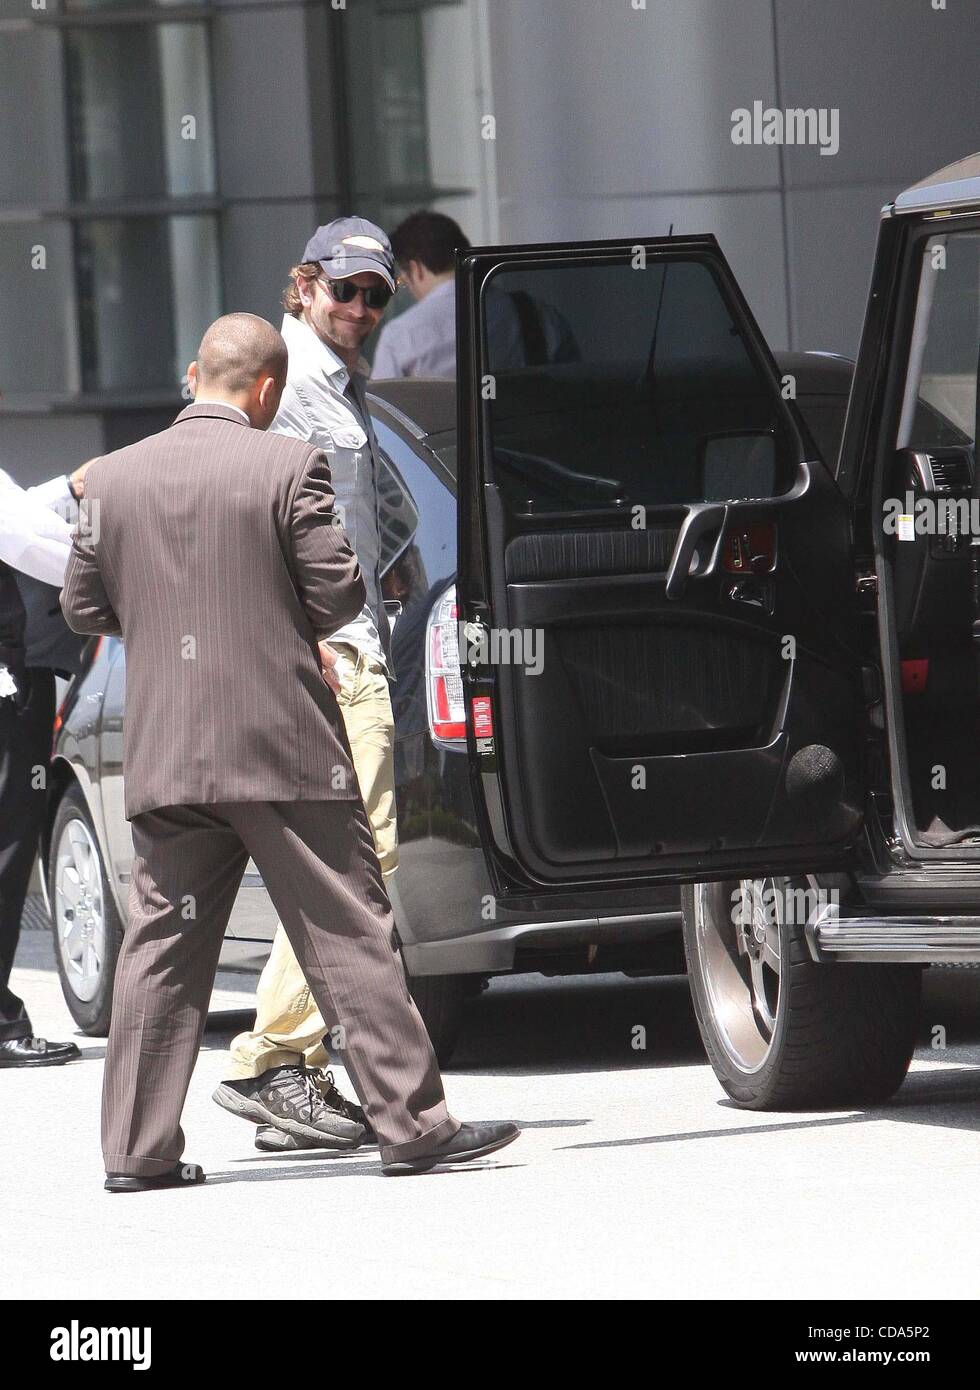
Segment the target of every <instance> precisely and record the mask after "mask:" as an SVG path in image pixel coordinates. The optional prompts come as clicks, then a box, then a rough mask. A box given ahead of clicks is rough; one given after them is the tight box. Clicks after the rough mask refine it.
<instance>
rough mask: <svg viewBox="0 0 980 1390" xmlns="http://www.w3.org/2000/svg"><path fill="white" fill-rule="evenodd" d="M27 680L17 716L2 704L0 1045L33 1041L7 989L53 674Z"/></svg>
mask: <svg viewBox="0 0 980 1390" xmlns="http://www.w3.org/2000/svg"><path fill="white" fill-rule="evenodd" d="M28 674H29V676H30V681H31V690H30V696H29V698H28V701H27V704H26V705H25V706H24V708H23V710H22V711H21V712H20V713H19V714H18V713H17V711H16V709H15V708H14V702H13V700H0V1041H4V1040H8V1039H10V1038H27V1037H30V1035H31V1021H30V1019H29V1018H28V1017H27V1010H26V1009H25V1008H24V1004H23V1001H22V1000H20V999H18V998H17V996H16V994H13V993H11V990H10V988H9V985H10V972H11V970H12V969H13V964H14V956H15V955H16V953H17V938H18V937H19V935H20V919H21V914H22V913H23V911H24V899H25V897H26V896H27V885H28V884H29V883H30V880H31V869H32V867H33V864H34V855H35V852H36V851H37V843H38V836H39V834H40V830H41V822H42V819H43V816H44V803H45V798H46V787H47V781H48V774H49V772H50V767H51V735H52V730H53V728H54V699H55V694H54V692H55V685H54V673H53V672H52V671H46V670H43V669H41V668H38V667H35V668H33V669H32V670H31V671H30V672H29V673H28Z"/></svg>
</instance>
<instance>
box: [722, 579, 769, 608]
mask: <svg viewBox="0 0 980 1390" xmlns="http://www.w3.org/2000/svg"><path fill="white" fill-rule="evenodd" d="M728 597H729V598H730V599H731V600H732V601H733V602H734V603H747V604H748V605H749V607H750V608H760V609H761V610H762V611H763V612H764V613H772V608H773V604H772V584H771V583H770V581H769V580H768V579H758V578H756V577H755V575H746V576H745V578H744V579H736V580H735V581H734V582H733V583H732V584H731V586H730V587H729V590H728Z"/></svg>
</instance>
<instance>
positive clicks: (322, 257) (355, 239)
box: [303, 217, 395, 291]
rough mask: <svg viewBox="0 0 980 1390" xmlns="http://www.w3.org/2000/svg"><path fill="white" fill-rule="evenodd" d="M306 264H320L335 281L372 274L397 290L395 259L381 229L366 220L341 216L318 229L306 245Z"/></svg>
mask: <svg viewBox="0 0 980 1390" xmlns="http://www.w3.org/2000/svg"><path fill="white" fill-rule="evenodd" d="M303 260H304V261H319V262H320V264H321V265H322V266H323V269H324V270H325V271H326V272H327V274H328V275H329V276H330V277H331V278H332V279H334V280H344V279H346V278H347V277H348V276H349V275H359V274H361V273H363V272H364V271H370V272H371V273H373V274H374V275H380V276H381V277H382V279H384V280H386V281H387V282H388V285H389V286H390V287H391V289H392V291H394V289H395V258H394V255H393V254H392V250H391V242H390V241H389V240H388V238H387V237H386V236H385V234H384V232H383V231H382V230H381V228H380V227H376V226H375V225H374V223H373V222H368V221H367V219H366V218H364V217H337V218H335V219H334V220H333V222H328V223H326V225H325V226H323V227H317V229H316V231H315V232H314V233H313V235H312V236H311V237H310V239H309V241H308V242H307V243H306V250H305V251H304V252H303Z"/></svg>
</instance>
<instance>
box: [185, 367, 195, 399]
mask: <svg viewBox="0 0 980 1390" xmlns="http://www.w3.org/2000/svg"><path fill="white" fill-rule="evenodd" d="M187 389H188V390H189V391H190V393H191V395H192V396H196V395H197V361H196V359H195V361H193V362H192V363H191V364H190V366H189V367H188V368H187Z"/></svg>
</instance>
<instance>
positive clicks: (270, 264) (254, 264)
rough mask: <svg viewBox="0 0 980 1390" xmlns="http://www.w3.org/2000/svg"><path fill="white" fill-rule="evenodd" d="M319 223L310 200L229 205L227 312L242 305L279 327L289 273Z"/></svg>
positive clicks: (226, 220) (226, 219)
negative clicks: (282, 301)
mask: <svg viewBox="0 0 980 1390" xmlns="http://www.w3.org/2000/svg"><path fill="white" fill-rule="evenodd" d="M322 215H323V216H324V217H326V216H328V215H329V214H326V213H323V214H322ZM317 221H318V210H317V209H316V208H315V207H314V205H313V204H312V203H280V204H278V205H276V204H263V203H258V204H251V205H239V206H237V207H232V208H229V209H228V211H227V213H226V214H225V216H224V219H223V230H224V236H223V246H224V281H225V312H226V313H232V312H234V311H236V310H240V309H246V310H248V312H249V313H252V314H261V315H262V317H263V318H266V319H268V320H269V321H270V323H274V324H275V325H276V327H278V326H279V323H280V321H281V319H282V306H281V303H280V297H281V295H282V291H283V288H284V287H285V284H286V275H287V272H288V270H289V268H290V266H292V265H295V264H296V262H297V261H298V260H299V259H300V257H301V256H302V254H303V248H304V247H305V245H306V243H307V241H308V240H309V237H310V234H311V232H312V231H313V229H314V228H315V227H316V225H317Z"/></svg>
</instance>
